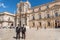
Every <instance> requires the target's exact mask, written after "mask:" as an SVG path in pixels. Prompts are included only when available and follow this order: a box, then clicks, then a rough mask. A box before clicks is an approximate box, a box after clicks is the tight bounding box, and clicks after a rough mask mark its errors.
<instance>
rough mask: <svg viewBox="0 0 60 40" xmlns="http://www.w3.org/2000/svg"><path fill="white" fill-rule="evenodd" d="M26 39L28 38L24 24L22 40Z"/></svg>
mask: <svg viewBox="0 0 60 40" xmlns="http://www.w3.org/2000/svg"><path fill="white" fill-rule="evenodd" d="M25 38H26V27H25V26H24V24H23V27H22V39H25Z"/></svg>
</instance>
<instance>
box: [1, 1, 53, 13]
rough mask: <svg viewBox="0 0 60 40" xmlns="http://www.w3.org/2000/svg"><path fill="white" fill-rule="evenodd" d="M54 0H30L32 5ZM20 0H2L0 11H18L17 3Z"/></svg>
mask: <svg viewBox="0 0 60 40" xmlns="http://www.w3.org/2000/svg"><path fill="white" fill-rule="evenodd" d="M22 1H26V0H22ZM52 1H53V0H29V2H30V3H31V5H32V7H34V6H38V5H42V4H46V3H49V2H52ZM19 2H20V0H0V12H5V11H7V12H10V13H14V11H16V9H17V6H16V5H17V3H19Z"/></svg>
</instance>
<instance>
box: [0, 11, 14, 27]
mask: <svg viewBox="0 0 60 40" xmlns="http://www.w3.org/2000/svg"><path fill="white" fill-rule="evenodd" d="M14 19H15V15H14V14H11V13H9V12H3V13H0V28H2V27H4V28H6V27H11V26H12V25H13V26H14V25H15V20H14Z"/></svg>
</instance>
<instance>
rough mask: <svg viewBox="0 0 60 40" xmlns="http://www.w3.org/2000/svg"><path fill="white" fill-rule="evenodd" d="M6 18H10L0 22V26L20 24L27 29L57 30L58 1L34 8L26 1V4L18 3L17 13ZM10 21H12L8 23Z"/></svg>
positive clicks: (59, 24) (58, 24)
mask: <svg viewBox="0 0 60 40" xmlns="http://www.w3.org/2000/svg"><path fill="white" fill-rule="evenodd" d="M4 15H7V14H6V13H5V14H4ZM0 16H2V15H0ZM8 16H10V17H11V18H8V21H0V25H4V24H6V25H7V26H11V24H13V26H18V24H20V25H21V26H23V24H25V25H26V27H27V28H59V27H60V0H55V1H53V2H50V3H47V4H43V5H40V6H35V7H31V4H30V2H29V1H28V0H27V1H26V2H23V1H20V3H18V4H17V13H16V14H13V15H11V14H9V15H8ZM8 16H7V17H8ZM10 19H12V20H13V21H12V20H11V21H9V20H10ZM2 22H5V23H2ZM6 25H4V26H6Z"/></svg>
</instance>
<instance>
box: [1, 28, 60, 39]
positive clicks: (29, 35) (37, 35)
mask: <svg viewBox="0 0 60 40" xmlns="http://www.w3.org/2000/svg"><path fill="white" fill-rule="evenodd" d="M14 37H16V33H15V29H0V40H16V39H15V38H14ZM20 40H24V39H20ZM25 40H60V29H39V30H37V29H35V28H34V29H33V28H32V29H27V32H26V39H25Z"/></svg>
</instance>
